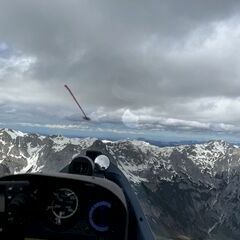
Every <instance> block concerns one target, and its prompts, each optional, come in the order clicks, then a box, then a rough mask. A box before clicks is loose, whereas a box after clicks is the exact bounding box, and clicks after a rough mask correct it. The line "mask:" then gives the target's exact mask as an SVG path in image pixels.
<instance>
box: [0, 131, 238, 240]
mask: <svg viewBox="0 0 240 240" xmlns="http://www.w3.org/2000/svg"><path fill="white" fill-rule="evenodd" d="M95 145H97V146H98V148H99V147H100V148H102V149H104V150H106V151H107V152H108V153H109V154H111V155H112V156H113V158H114V159H115V160H116V161H117V164H118V167H119V168H120V169H121V170H122V171H123V173H124V174H125V175H126V176H127V178H128V180H129V181H130V182H131V184H132V186H133V188H134V191H135V192H136V193H137V195H138V198H139V199H140V202H141V205H142V207H143V209H144V211H145V214H146V216H147V218H148V220H149V223H150V225H151V227H152V229H153V231H154V233H155V234H156V238H157V239H197V240H198V239H199V240H201V239H209V240H210V239H212V240H213V239H216V240H221V239H230V240H235V239H236V240H237V239H240V189H239V186H240V148H239V147H238V146H237V145H233V144H230V143H227V142H224V141H221V140H219V141H216V140H214V141H209V142H206V143H199V144H191V145H186V144H185V145H179V146H171V147H159V146H155V145H151V144H150V143H147V142H145V141H139V140H131V141H130V140H121V141H106V140H98V139H96V138H83V139H81V138H66V137H63V136H40V135H38V134H26V133H22V132H19V131H15V130H11V129H0V175H4V174H9V173H14V174H16V173H23V172H56V171H59V170H60V169H62V168H63V167H64V166H65V165H66V164H68V163H69V162H70V161H71V159H72V156H73V155H75V154H77V153H79V152H81V151H82V150H83V149H86V148H89V147H91V148H94V146H95Z"/></svg>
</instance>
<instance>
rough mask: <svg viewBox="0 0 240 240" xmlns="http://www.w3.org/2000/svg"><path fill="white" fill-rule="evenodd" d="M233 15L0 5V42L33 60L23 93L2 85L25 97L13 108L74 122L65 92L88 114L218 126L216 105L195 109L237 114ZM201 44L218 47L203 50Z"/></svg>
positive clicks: (80, 4) (73, 2)
mask: <svg viewBox="0 0 240 240" xmlns="http://www.w3.org/2000/svg"><path fill="white" fill-rule="evenodd" d="M239 10H240V2H239V1H234V0H232V1H225V0H210V1H191V0H184V1H169V0H161V1H147V2H146V1H118V2H116V1H88V0H81V1H77V0H70V1H59V0H58V1H55V0H53V1H30V0H23V1H21V2H18V1H5V0H2V1H1V8H0V39H1V40H2V41H3V42H6V43H7V44H9V45H10V46H11V47H12V48H14V49H16V51H22V54H23V55H25V56H29V57H34V58H36V62H35V63H34V64H32V65H31V68H30V72H29V74H28V75H27V74H26V75H25V74H23V75H22V80H18V81H20V82H21V81H22V82H25V83H28V82H29V84H20V85H18V86H14V84H15V85H16V80H11V81H10V80H8V81H10V82H12V83H13V84H11V86H8V85H4V87H5V88H6V92H8V89H7V88H9V87H11V88H19V91H22V92H24V93H25V94H26V95H29V97H28V98H27V96H25V98H24V99H23V98H20V99H19V98H17V99H18V100H19V103H20V104H21V102H22V103H26V101H30V102H31V99H33V100H32V103H37V104H38V105H39V104H41V102H42V106H47V104H48V103H49V104H50V105H51V106H54V103H55V106H57V109H59V106H61V104H62V109H63V110H62V112H61V113H62V114H63V118H64V117H65V118H67V119H68V118H70V119H73V118H74V117H71V111H72V112H73V111H75V108H74V107H70V108H69V106H71V104H72V102H71V103H68V102H70V101H71V100H70V99H69V97H68V96H67V94H65V92H64V91H65V90H64V89H63V84H64V83H67V84H69V85H70V86H71V87H72V88H73V90H74V92H75V94H76V95H77V97H78V98H79V99H80V100H81V102H83V103H84V104H85V105H86V106H87V107H88V109H93V110H96V108H98V107H101V106H105V107H106V112H107V111H109V114H110V113H111V112H112V111H113V110H115V109H121V108H124V107H128V108H130V109H141V108H144V107H148V108H154V109H155V111H153V112H151V114H157V115H158V117H159V116H162V117H166V118H171V117H172V118H174V117H176V118H179V119H183V121H184V120H186V121H188V120H189V121H196V120H197V121H198V120H203V121H204V122H208V121H209V122H211V121H213V122H216V119H218V118H219V115H221V114H224V110H221V111H220V113H219V114H218V113H216V114H215V115H213V114H212V113H210V111H211V110H212V111H213V112H214V111H215V110H216V111H218V106H216V101H212V102H211V101H210V102H208V103H207V104H203V103H202V99H205V98H215V99H217V98H218V97H226V98H229V99H232V100H233V103H231V104H232V105H231V104H230V106H236V104H235V103H234V98H236V97H237V96H238V94H239V93H238V92H239V90H238V89H239V87H240V82H239V81H238V77H239V75H240V71H239V70H238V62H239V60H240V58H239V56H238V55H239V54H237V52H236V51H237V49H238V46H239V40H238V37H239V36H240V28H239V25H238V23H237V22H238V20H239V17H240V16H239ZM218 24H219V25H218ZM225 25H226V26H229V27H230V29H229V30H228V31H227V34H228V35H229V38H226V39H225V40H222V37H223V36H224V32H223V33H221V31H220V32H219V29H218V27H217V26H219V27H221V26H225ZM235 33H236V34H235ZM237 33H239V35H237ZM209 41H210V42H211V41H212V42H213V43H214V41H216V44H215V45H214V44H213V46H210V47H209V45H208V44H209ZM219 41H223V42H222V43H221V44H220V45H219V49H218V48H217V47H215V46H218V45H217V44H218V42H219ZM230 46H231V47H230ZM221 51H222V53H221ZM220 53H221V54H220ZM2 81H4V80H2ZM30 82H31V84H30ZM33 83H34V84H33ZM29 85H30V86H32V88H34V89H33V92H32V93H31V91H29V90H28V89H27V86H29ZM3 91H4V89H3ZM37 91H38V92H39V93H37ZM13 92H14V91H13ZM31 94H32V95H31ZM26 99H27V100H26ZM11 101H12V102H13V101H14V98H13V99H11ZM196 102H197V103H196ZM226 107H227V106H226ZM46 109H48V108H46ZM46 111H51V110H46ZM53 112H54V113H57V112H58V111H57V110H55V111H53ZM154 112H155V113H154ZM59 115H60V114H59ZM44 119H45V118H44ZM220 120H221V119H220ZM223 120H226V121H227V122H228V123H231V121H232V122H233V121H236V118H234V116H232V118H229V119H224V117H223ZM109 121H115V117H114V116H111V120H109Z"/></svg>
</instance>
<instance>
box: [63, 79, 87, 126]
mask: <svg viewBox="0 0 240 240" xmlns="http://www.w3.org/2000/svg"><path fill="white" fill-rule="evenodd" d="M64 87H65V88H66V89H67V90H68V92H69V93H70V95H71V96H72V98H73V100H74V101H75V102H76V104H77V105H78V107H79V109H80V110H81V112H82V113H83V119H84V120H87V121H90V120H91V119H90V118H89V117H88V116H87V115H86V114H85V112H84V111H83V109H82V107H81V105H80V104H79V102H78V101H77V99H76V98H75V96H74V94H73V93H72V91H71V89H70V88H69V87H68V85H66V84H65V85H64Z"/></svg>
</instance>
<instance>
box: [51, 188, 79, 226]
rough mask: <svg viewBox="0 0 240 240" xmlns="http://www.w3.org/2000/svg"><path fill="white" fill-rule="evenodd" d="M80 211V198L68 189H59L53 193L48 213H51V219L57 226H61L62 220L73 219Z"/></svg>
mask: <svg viewBox="0 0 240 240" xmlns="http://www.w3.org/2000/svg"><path fill="white" fill-rule="evenodd" d="M77 210H78V197H77V195H76V193H75V192H73V191H72V190H71V189H68V188H59V189H57V190H55V191H54V192H53V193H52V198H51V201H50V204H49V205H48V206H47V211H48V212H51V215H52V217H51V219H54V223H55V224H56V225H61V224H62V220H65V219H69V218H71V217H72V216H73V215H74V214H75V213H76V212H77Z"/></svg>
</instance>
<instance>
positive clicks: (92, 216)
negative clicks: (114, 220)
mask: <svg viewBox="0 0 240 240" xmlns="http://www.w3.org/2000/svg"><path fill="white" fill-rule="evenodd" d="M111 207H112V205H111V203H109V202H107V201H101V202H97V203H95V204H94V205H93V206H92V207H91V209H90V212H89V222H90V224H91V226H92V227H93V228H94V229H95V230H97V231H99V232H107V231H108V230H109V227H110V226H109V225H110V210H111Z"/></svg>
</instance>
